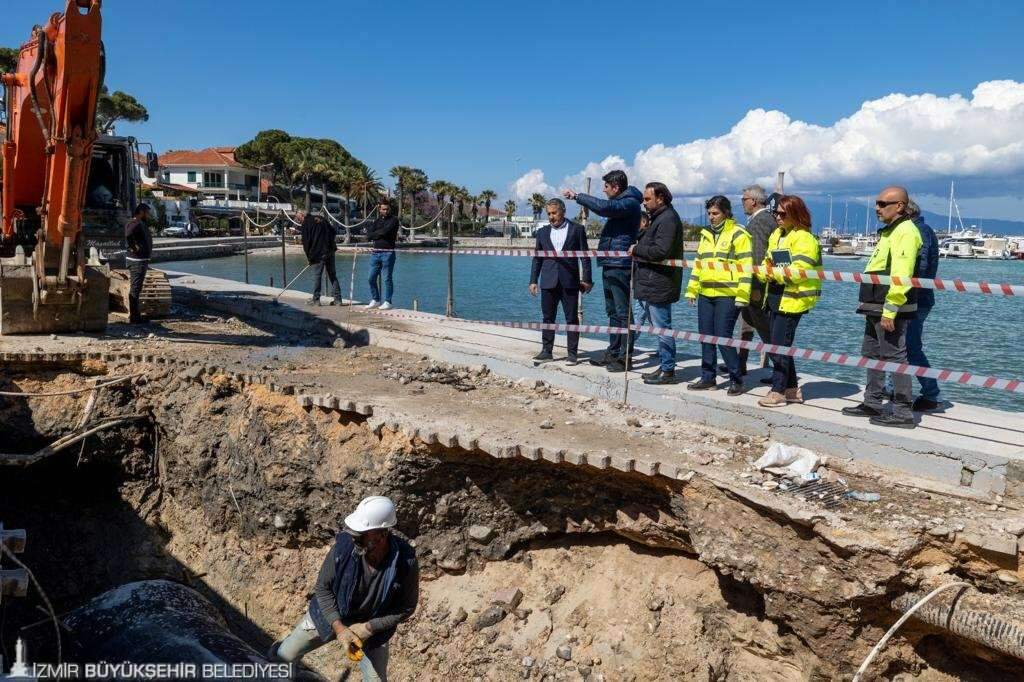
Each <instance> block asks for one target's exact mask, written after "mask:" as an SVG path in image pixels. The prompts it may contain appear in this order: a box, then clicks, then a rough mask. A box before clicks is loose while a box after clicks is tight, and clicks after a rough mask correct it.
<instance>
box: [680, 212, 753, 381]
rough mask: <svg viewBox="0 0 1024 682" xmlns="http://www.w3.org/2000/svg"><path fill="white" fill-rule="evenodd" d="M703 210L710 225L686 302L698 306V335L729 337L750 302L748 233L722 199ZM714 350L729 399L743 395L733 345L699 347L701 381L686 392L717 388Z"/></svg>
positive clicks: (702, 237) (700, 246)
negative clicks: (726, 374) (722, 368)
mask: <svg viewBox="0 0 1024 682" xmlns="http://www.w3.org/2000/svg"><path fill="white" fill-rule="evenodd" d="M704 208H705V209H706V210H707V212H708V221H709V222H710V223H711V224H710V226H708V227H705V228H703V229H701V231H700V242H699V243H698V246H697V261H696V263H695V264H694V268H693V272H692V273H691V275H690V283H689V284H688V285H687V287H686V298H688V299H689V300H690V305H695V306H697V329H698V330H699V331H700V333H701V334H708V335H712V336H720V337H726V338H731V337H732V333H733V329H734V328H735V327H736V318H738V317H739V314H740V309H741V308H743V307H744V306H746V305H748V304H749V303H750V283H751V281H752V276H751V273H750V266H752V265H753V247H752V245H751V242H750V233H749V232H747V231H746V230H745V229H744V228H743V226H742V225H739V224H738V223H737V222H736V221H735V220H733V219H732V204H731V203H730V202H729V200H728V199H727V198H726V197H723V196H721V195H718V196H713V197H711V198H710V199H708V200H707V201H706V202H705V203H704ZM737 266H742V267H739V268H738V267H737ZM744 268H745V270H744ZM716 349H719V350H721V352H722V361H723V362H725V366H726V368H728V370H729V395H739V394H741V393H743V375H742V374H741V367H740V358H739V354H738V353H737V351H736V349H735V348H733V347H732V346H716V345H715V344H713V343H704V344H701V361H700V369H701V376H700V379H698V380H697V381H694V382H693V383H691V384H689V385H688V386H687V388H689V389H690V390H693V391H706V390H709V389H712V388H717V385H716V384H715V365H716V363H717V360H718V351H717V350H716Z"/></svg>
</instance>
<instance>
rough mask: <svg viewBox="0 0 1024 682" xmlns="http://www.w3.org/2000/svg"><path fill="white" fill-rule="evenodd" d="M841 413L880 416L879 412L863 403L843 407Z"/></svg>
mask: <svg viewBox="0 0 1024 682" xmlns="http://www.w3.org/2000/svg"><path fill="white" fill-rule="evenodd" d="M842 411H843V414H845V415H846V416H847V417H880V416H881V415H882V413H881V412H879V411H878V410H876V409H875V408H873V407H868V406H867V405H865V404H864V403H861V404H859V405H854V406H853V407H844V408H843V410H842Z"/></svg>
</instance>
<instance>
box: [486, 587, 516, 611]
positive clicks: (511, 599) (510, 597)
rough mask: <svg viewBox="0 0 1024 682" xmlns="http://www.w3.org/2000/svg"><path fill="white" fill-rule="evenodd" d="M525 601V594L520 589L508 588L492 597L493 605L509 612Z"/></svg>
mask: <svg viewBox="0 0 1024 682" xmlns="http://www.w3.org/2000/svg"><path fill="white" fill-rule="evenodd" d="M522 600H523V592H522V590H520V589H519V588H518V587H506V588H504V589H501V590H498V591H497V592H495V593H494V594H492V595H491V603H492V604H496V605H498V606H502V607H504V608H506V609H508V610H509V611H511V610H512V609H514V608H515V607H517V606H519V602H521V601H522Z"/></svg>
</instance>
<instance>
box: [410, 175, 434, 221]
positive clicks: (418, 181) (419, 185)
mask: <svg viewBox="0 0 1024 682" xmlns="http://www.w3.org/2000/svg"><path fill="white" fill-rule="evenodd" d="M429 185H430V180H429V179H428V178H427V174H426V173H424V172H423V171H421V170H420V169H419V168H413V169H411V170H410V172H409V175H408V177H406V179H405V191H406V192H408V193H409V199H410V201H409V204H410V206H411V208H412V218H411V220H412V223H411V224H412V225H415V224H416V197H417V195H419V193H420V192H422V191H423V190H425V189H426V188H427V187H428V186H429Z"/></svg>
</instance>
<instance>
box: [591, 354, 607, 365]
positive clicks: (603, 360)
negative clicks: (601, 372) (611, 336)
mask: <svg viewBox="0 0 1024 682" xmlns="http://www.w3.org/2000/svg"><path fill="white" fill-rule="evenodd" d="M608 360H609V358H608V354H607V353H601V355H598V356H597V357H593V358H589V360H588V362H590V364H592V365H593V366H594V367H604V366H605V365H607V364H608Z"/></svg>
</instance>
